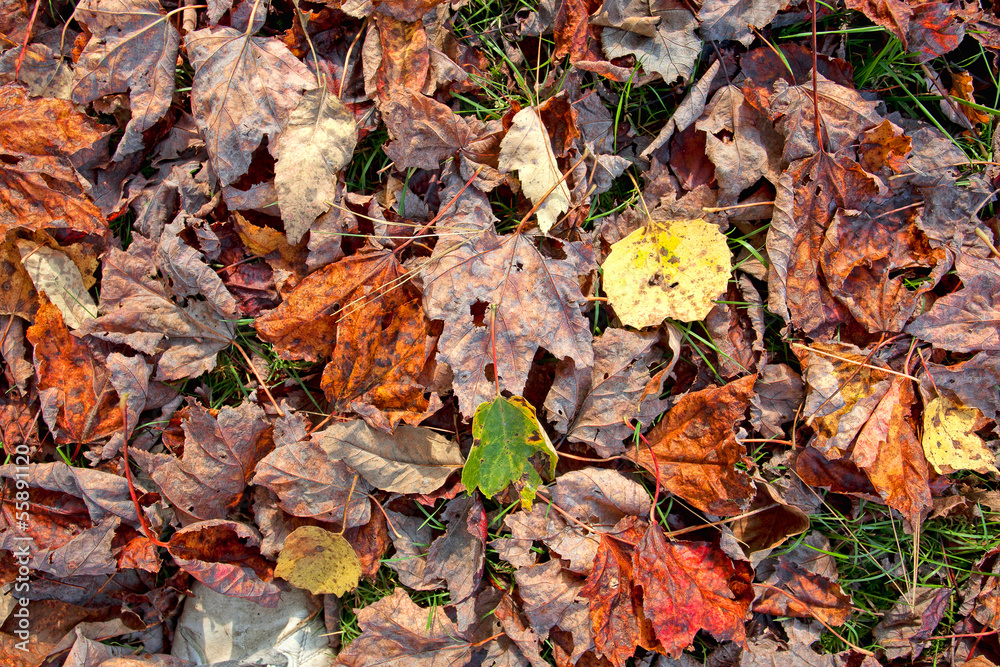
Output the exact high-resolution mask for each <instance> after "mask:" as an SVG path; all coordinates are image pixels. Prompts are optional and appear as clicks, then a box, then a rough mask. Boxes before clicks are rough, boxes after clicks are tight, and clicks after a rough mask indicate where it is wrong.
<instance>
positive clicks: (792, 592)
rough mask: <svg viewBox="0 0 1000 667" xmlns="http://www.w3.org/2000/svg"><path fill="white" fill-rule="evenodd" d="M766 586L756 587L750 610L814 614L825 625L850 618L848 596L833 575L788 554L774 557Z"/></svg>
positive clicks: (801, 614) (838, 624)
mask: <svg viewBox="0 0 1000 667" xmlns="http://www.w3.org/2000/svg"><path fill="white" fill-rule="evenodd" d="M768 581H769V582H773V583H769V584H768V586H767V587H764V586H758V588H759V589H760V592H759V595H758V597H757V600H756V601H755V602H754V606H753V609H754V611H758V612H762V613H765V614H774V615H776V616H795V617H798V618H817V619H819V620H820V621H822V622H824V623H826V624H827V625H836V626H840V625H843V624H844V623H846V622H847V619H848V618H850V615H851V609H852V601H851V596H850V595H848V594H847V593H845V592H844V590H843V588H841V587H840V584H838V583H837V582H836V579H835V577H833V578H831V577H828V576H826V575H825V574H823V573H820V572H815V571H812V570H810V569H809V568H807V567H804V566H802V565H800V564H798V563H796V562H795V561H793V560H789V558H788V557H785V556H782V557H781V558H779V559H778V567H777V570H776V571H775V573H774V575H773V576H772V577H770V578H769V579H768Z"/></svg>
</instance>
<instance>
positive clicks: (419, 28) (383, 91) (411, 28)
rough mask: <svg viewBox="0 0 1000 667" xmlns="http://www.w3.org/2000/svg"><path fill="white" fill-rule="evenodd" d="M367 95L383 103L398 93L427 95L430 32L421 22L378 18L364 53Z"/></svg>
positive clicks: (384, 16) (371, 29) (367, 39)
mask: <svg viewBox="0 0 1000 667" xmlns="http://www.w3.org/2000/svg"><path fill="white" fill-rule="evenodd" d="M362 62H363V64H364V70H365V93H367V94H368V95H371V96H373V97H378V98H381V99H385V98H388V97H390V96H392V95H395V94H396V92H397V91H398V90H409V91H411V92H414V93H420V92H424V85H425V83H426V82H427V76H428V73H429V71H430V51H429V48H428V41H427V31H426V30H425V29H424V24H423V23H422V22H421V21H415V22H413V23H407V22H404V21H399V20H396V19H394V18H392V17H390V16H386V15H384V14H377V15H376V16H375V21H374V22H373V25H371V26H369V28H368V36H367V37H366V39H365V47H364V50H363V53H362Z"/></svg>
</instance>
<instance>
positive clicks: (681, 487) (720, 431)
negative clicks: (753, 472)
mask: <svg viewBox="0 0 1000 667" xmlns="http://www.w3.org/2000/svg"><path fill="white" fill-rule="evenodd" d="M756 377H757V376H755V375H748V376H746V377H744V378H740V379H739V380H735V381H733V382H730V383H729V384H727V385H725V386H723V387H713V388H711V389H704V390H702V391H699V392H694V393H691V394H688V395H686V396H684V397H683V398H681V399H680V400H679V401H678V402H677V404H676V405H674V407H672V408H671V409H670V411H669V412H667V414H666V415H665V416H664V418H663V421H661V422H660V423H659V424H657V425H656V426H654V427H653V428H652V430H650V432H649V433H648V434H647V436H646V438H647V439H648V440H649V447H647V446H646V445H645V444H639V445H638V446H632V447H631V448H629V450H628V452H627V453H626V456H627V457H628V458H630V459H631V460H633V461H635V462H636V463H638V464H639V465H641V466H642V467H643V468H645V469H646V471H647V472H649V473H650V474H653V475H656V474H658V475H659V478H660V482H661V483H662V484H663V488H664V489H666V490H667V491H669V492H671V493H674V494H676V495H678V496H680V497H681V498H683V499H684V500H685V501H687V502H689V503H691V504H692V505H694V506H695V507H697V508H698V509H700V510H703V511H705V512H709V513H711V514H716V515H719V516H733V515H736V514H739V513H741V512H742V511H744V510H745V509H746V508H747V506H748V505H749V504H750V499H751V498H752V497H753V494H754V486H753V482H752V481H750V478H749V477H748V476H747V474H746V473H744V472H743V471H741V470H738V469H737V468H736V464H737V463H738V462H740V461H741V460H742V459H743V457H744V456H745V455H746V447H745V446H744V445H741V444H740V443H739V442H737V440H736V434H735V433H733V425H734V423H735V422H736V421H737V420H739V419H741V418H742V415H743V413H744V412H746V409H747V407H748V406H749V404H750V397H751V396H752V395H753V385H754V381H755V380H756ZM650 448H652V452H650ZM654 456H655V457H656V460H655V463H654V460H653V457H654ZM657 469H658V470H659V472H658V473H657Z"/></svg>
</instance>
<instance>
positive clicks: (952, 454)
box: [921, 397, 997, 475]
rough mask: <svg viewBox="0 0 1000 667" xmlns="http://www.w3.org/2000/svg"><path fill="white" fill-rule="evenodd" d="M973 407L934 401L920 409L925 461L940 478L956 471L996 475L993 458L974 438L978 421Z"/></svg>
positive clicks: (977, 439)
mask: <svg viewBox="0 0 1000 667" xmlns="http://www.w3.org/2000/svg"><path fill="white" fill-rule="evenodd" d="M977 413H979V410H977V409H976V408H966V407H962V406H961V405H957V404H956V403H954V402H952V401H950V400H948V399H947V398H940V397H939V398H935V399H933V400H932V401H930V402H929V403H928V404H927V406H926V407H925V408H924V435H923V438H922V440H921V444H922V445H923V447H924V455H925V456H926V457H927V462H928V463H930V464H931V465H932V466H934V470H935V471H936V472H937V473H938V474H939V475H943V474H946V473H949V472H954V471H956V470H976V471H978V472H981V473H986V472H990V471H992V472H997V469H996V466H995V465H994V464H993V459H994V456H993V454H992V453H991V452H990V450H989V449H987V448H986V445H985V444H984V443H983V441H982V439H981V438H980V437H979V436H978V435H976V422H977V421H979V419H977V417H981V415H979V414H977Z"/></svg>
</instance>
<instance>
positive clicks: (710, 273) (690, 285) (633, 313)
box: [603, 219, 731, 328]
mask: <svg viewBox="0 0 1000 667" xmlns="http://www.w3.org/2000/svg"><path fill="white" fill-rule="evenodd" d="M730 257H731V256H730V252H729V247H728V246H727V245H726V237H725V236H723V235H722V233H721V232H720V231H719V228H718V227H716V226H715V225H713V224H710V223H707V222H705V221H704V220H701V219H695V220H670V221H667V222H654V221H650V223H649V226H648V227H647V228H644V229H638V230H636V231H634V232H632V233H631V234H629V235H628V236H626V237H625V238H624V239H622V240H621V241H619V242H618V243H615V244H614V245H612V246H611V254H610V255H608V258H607V259H606V260H605V261H604V266H603V268H604V291H605V292H606V293H607V295H608V300H609V301H610V303H611V305H612V306H613V307H614V309H615V313H616V314H617V315H618V317H619V319H621V321H622V324H625V325H628V326H632V327H636V328H642V327H652V326H658V325H659V324H660V323H661V322H663V320H665V319H666V318H668V317H670V318H673V319H675V320H680V321H682V322H695V321H698V320H703V319H705V317H706V316H707V315H708V311H710V310H711V309H712V306H713V305H714V303H713V302H714V301H715V299H717V298H719V296H720V295H721V294H722V293H723V292H725V291H726V286H727V285H728V283H729V273H730V270H731V263H730Z"/></svg>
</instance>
